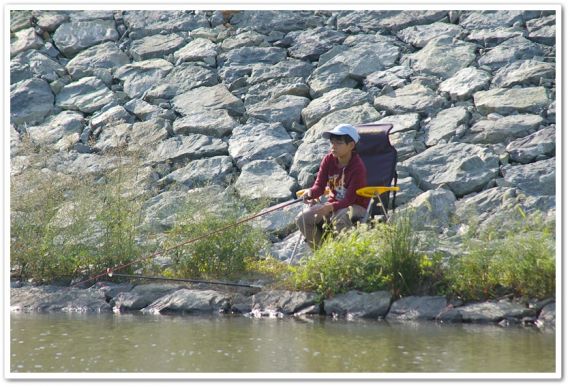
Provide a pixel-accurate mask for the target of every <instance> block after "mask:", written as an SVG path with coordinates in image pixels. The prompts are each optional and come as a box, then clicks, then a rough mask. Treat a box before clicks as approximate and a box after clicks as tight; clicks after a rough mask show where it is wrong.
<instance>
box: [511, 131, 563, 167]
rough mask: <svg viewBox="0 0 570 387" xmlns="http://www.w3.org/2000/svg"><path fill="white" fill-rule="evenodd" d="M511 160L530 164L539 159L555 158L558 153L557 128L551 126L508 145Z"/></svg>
mask: <svg viewBox="0 0 570 387" xmlns="http://www.w3.org/2000/svg"><path fill="white" fill-rule="evenodd" d="M506 151H507V152H508V153H509V158H510V159H511V160H512V161H514V162H517V163H521V164H528V163H531V162H533V161H535V160H537V159H538V158H541V159H545V158H550V157H552V156H554V153H555V151H556V127H555V126H549V127H547V128H544V129H541V130H539V131H538V132H535V133H533V134H531V135H529V136H527V137H523V138H519V139H517V140H514V141H512V142H510V143H509V145H507V148H506Z"/></svg>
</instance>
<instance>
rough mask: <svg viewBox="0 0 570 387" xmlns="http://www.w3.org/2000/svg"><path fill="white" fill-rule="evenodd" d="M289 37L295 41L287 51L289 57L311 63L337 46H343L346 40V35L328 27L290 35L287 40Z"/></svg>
mask: <svg viewBox="0 0 570 387" xmlns="http://www.w3.org/2000/svg"><path fill="white" fill-rule="evenodd" d="M292 34H294V35H292ZM288 36H291V38H292V41H293V43H292V45H291V47H289V49H288V50H287V51H288V53H289V56H291V57H293V58H296V59H300V60H307V61H311V62H314V61H316V60H318V59H319V57H320V56H321V55H322V54H324V53H325V52H327V51H328V50H330V49H331V48H332V47H334V46H335V45H338V44H341V43H342V42H343V41H344V39H345V38H346V34H344V33H342V32H339V31H335V30H333V29H329V28H326V27H317V28H314V29H309V30H305V31H302V32H300V33H289V34H288V35H287V36H286V38H287V37H288Z"/></svg>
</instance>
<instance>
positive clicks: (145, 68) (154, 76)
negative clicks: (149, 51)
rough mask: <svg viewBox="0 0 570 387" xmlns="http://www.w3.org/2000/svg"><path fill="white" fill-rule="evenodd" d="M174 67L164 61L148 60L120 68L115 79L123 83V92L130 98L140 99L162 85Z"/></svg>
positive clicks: (115, 74)
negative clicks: (153, 88)
mask: <svg viewBox="0 0 570 387" xmlns="http://www.w3.org/2000/svg"><path fill="white" fill-rule="evenodd" d="M172 67H173V65H172V63H170V62H168V61H166V60H164V59H148V60H143V61H139V62H134V63H130V64H126V65H124V66H121V67H119V68H118V69H116V70H115V73H114V77H115V78H117V79H119V80H120V81H122V82H123V90H124V91H125V93H127V95H128V96H129V97H131V98H140V97H142V96H143V95H144V94H145V92H146V91H147V90H149V89H151V88H152V87H154V86H157V85H159V84H161V83H162V79H163V78H164V77H165V76H166V75H167V74H168V73H169V72H170V70H172Z"/></svg>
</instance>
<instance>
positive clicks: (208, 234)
mask: <svg viewBox="0 0 570 387" xmlns="http://www.w3.org/2000/svg"><path fill="white" fill-rule="evenodd" d="M299 192H302V191H299ZM297 196H300V195H299V193H297ZM302 200H303V198H302V197H298V198H297V199H292V200H289V201H286V202H284V203H279V204H276V205H274V206H272V207H269V208H266V209H264V210H263V211H261V212H258V213H257V214H255V215H252V216H248V217H245V218H243V219H241V220H238V221H237V222H235V223H232V224H229V225H227V226H224V227H221V228H219V229H216V230H213V231H210V232H209V233H206V234H203V235H200V236H197V237H195V238H191V239H188V240H186V241H184V242H181V243H179V244H177V245H174V246H172V247H170V248H168V249H164V250H160V251H156V252H154V253H152V254H150V255H147V256H145V257H142V258H140V259H136V260H134V261H131V262H127V263H124V264H122V265H118V266H115V267H113V268H106V269H105V270H104V271H103V272H101V273H99V274H97V275H95V276H93V277H91V278H88V279H86V280H83V281H80V282H77V283H75V284H73V285H71V286H72V287H77V286H79V285H82V284H84V283H87V282H91V281H95V280H97V279H99V278H101V277H104V276H106V275H108V273H109V272H111V273H114V272H115V271H116V270H121V269H124V268H126V267H128V266H131V265H133V264H135V263H140V262H144V261H147V260H149V259H151V258H154V257H156V256H158V255H163V254H165V253H168V252H170V251H172V250H175V249H178V248H180V247H182V246H185V245H188V244H190V243H194V242H197V241H199V240H202V239H205V238H209V237H211V236H213V235H216V234H219V233H221V232H223V231H226V230H229V229H230V228H232V227H236V226H239V225H240V224H243V223H246V222H249V221H251V220H253V219H255V218H259V217H260V216H263V215H267V214H269V213H271V212H273V211H277V210H280V209H282V208H285V207H288V206H290V205H292V204H295V203H298V202H300V201H302ZM114 275H116V276H118V275H117V274H114Z"/></svg>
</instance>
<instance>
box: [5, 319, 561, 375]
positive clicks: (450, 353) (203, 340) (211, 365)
mask: <svg viewBox="0 0 570 387" xmlns="http://www.w3.org/2000/svg"><path fill="white" fill-rule="evenodd" d="M10 322H11V326H10V356H11V359H10V370H11V371H12V372H14V373H20V372H22V373H37V372H41V373H52V372H53V373H64V372H66V373H67V372H87V373H98V372H145V373H152V372H160V373H170V372H184V373H193V372H217V373H220V372H248V373H258V372H271V373H275V372H310V373H317V372H374V373H377V372H378V373H390V372H398V373H401V372H411V373H420V372H453V373H459V372H484V373H487V372H509V373H517V372H523V373H537V372H549V373H550V372H555V363H556V361H555V359H556V350H555V333H554V331H550V332H549V331H539V330H537V329H534V328H518V327H517V328H513V327H509V328H502V327H498V326H489V325H472V324H457V325H455V324H453V325H441V324H437V323H431V322H426V323H387V322H383V321H344V320H343V321H341V320H337V321H335V320H332V319H325V318H315V319H306V320H299V319H293V318H286V319H250V318H246V317H241V316H239V317H238V316H207V317H200V316H188V315H186V316H183V315H182V316H181V315H177V316H163V315H156V316H148V315H144V316H143V315H138V314H120V315H114V314H101V315H93V314H91V315H82V314H64V313H52V314H39V313H32V314H27V313H12V314H11V316H10Z"/></svg>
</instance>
